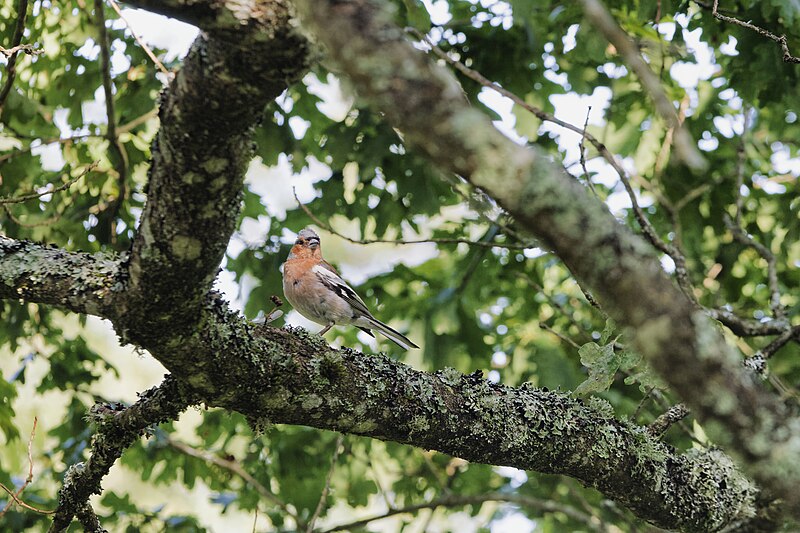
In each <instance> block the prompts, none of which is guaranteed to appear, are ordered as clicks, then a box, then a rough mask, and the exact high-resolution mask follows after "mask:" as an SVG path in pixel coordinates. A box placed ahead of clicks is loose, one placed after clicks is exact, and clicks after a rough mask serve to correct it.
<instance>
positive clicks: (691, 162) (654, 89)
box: [581, 0, 708, 171]
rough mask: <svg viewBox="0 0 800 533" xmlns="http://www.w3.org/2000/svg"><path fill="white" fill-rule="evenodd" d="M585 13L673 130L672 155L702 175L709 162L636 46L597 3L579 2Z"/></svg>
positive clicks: (584, 0)
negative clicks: (631, 71) (682, 125)
mask: <svg viewBox="0 0 800 533" xmlns="http://www.w3.org/2000/svg"><path fill="white" fill-rule="evenodd" d="M581 4H583V9H584V12H585V13H586V16H587V17H588V18H589V19H590V21H591V23H592V24H594V26H595V27H596V28H597V29H598V30H600V32H601V33H602V34H603V35H604V36H605V38H606V39H607V40H608V42H609V43H611V44H612V45H613V46H614V47H615V48H616V49H617V51H618V52H619V54H620V55H621V56H622V58H623V59H624V60H625V62H626V63H627V64H628V65H629V66H630V67H631V69H632V70H633V71H634V72H635V73H636V76H637V77H638V78H639V82H640V83H641V84H642V87H643V88H644V90H645V91H647V92H648V93H649V94H650V98H652V100H653V102H654V103H655V106H656V111H658V114H659V115H661V117H662V118H663V119H664V120H665V121H666V122H667V126H668V127H669V128H672V129H673V130H674V131H673V143H674V146H675V152H676V153H677V155H678V157H679V158H680V159H681V161H683V162H684V164H686V166H688V167H689V168H691V169H692V170H695V171H703V170H705V169H707V168H708V162H707V161H706V160H705V159H704V158H703V156H702V155H701V154H700V152H699V151H698V149H697V145H696V144H695V142H694V140H693V139H692V138H691V136H690V135H689V132H688V130H686V129H685V128H683V127H681V123H680V120H679V118H678V114H677V112H676V111H675V106H674V105H673V104H672V102H671V101H670V99H669V97H667V94H666V92H664V88H663V87H662V86H661V81H660V80H659V79H658V76H656V75H655V74H654V73H653V71H652V70H651V69H650V66H649V65H648V64H647V63H646V62H645V60H644V59H643V58H642V56H641V54H640V53H639V50H638V48H637V47H636V45H635V44H634V43H633V41H631V39H630V38H629V37H628V35H627V34H626V33H625V31H624V30H623V29H622V28H620V26H619V24H618V23H617V21H616V20H614V17H612V16H611V13H609V12H608V10H607V9H606V7H605V6H604V5H603V4H602V2H600V0H581Z"/></svg>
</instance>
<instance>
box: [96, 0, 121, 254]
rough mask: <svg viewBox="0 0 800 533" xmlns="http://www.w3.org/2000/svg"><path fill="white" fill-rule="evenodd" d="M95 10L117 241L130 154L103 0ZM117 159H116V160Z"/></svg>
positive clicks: (98, 0) (112, 220)
mask: <svg viewBox="0 0 800 533" xmlns="http://www.w3.org/2000/svg"><path fill="white" fill-rule="evenodd" d="M94 12H95V16H96V17H97V33H98V43H99V44H100V63H101V67H100V72H101V73H102V74H103V93H104V94H105V99H106V117H107V122H108V124H107V126H106V138H107V139H108V142H109V143H110V144H111V148H112V152H113V153H114V158H112V163H113V164H114V168H116V170H117V174H118V175H117V190H118V194H117V197H116V198H115V199H114V200H113V201H112V203H111V206H110V207H111V210H110V212H109V215H108V225H109V231H108V233H109V238H110V240H111V242H112V243H113V242H115V241H116V235H117V233H116V219H117V215H118V213H119V209H120V207H122V203H123V202H124V201H125V197H126V196H127V194H128V191H127V188H128V185H127V183H128V182H127V180H128V154H127V153H126V152H125V148H124V147H123V146H122V143H121V142H120V140H119V136H118V134H117V119H116V114H115V112H114V89H113V82H112V80H111V45H110V43H109V41H108V32H107V31H106V17H105V12H104V4H103V0H94ZM114 159H115V160H114Z"/></svg>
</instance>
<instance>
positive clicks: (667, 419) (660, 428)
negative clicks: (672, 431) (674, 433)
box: [647, 403, 689, 437]
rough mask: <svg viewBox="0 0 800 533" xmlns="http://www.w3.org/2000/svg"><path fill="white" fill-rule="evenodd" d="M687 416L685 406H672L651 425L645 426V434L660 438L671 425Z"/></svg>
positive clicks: (687, 411) (687, 410) (680, 404)
mask: <svg viewBox="0 0 800 533" xmlns="http://www.w3.org/2000/svg"><path fill="white" fill-rule="evenodd" d="M688 414H689V409H687V408H686V406H685V405H683V404H682V403H679V404H677V405H673V406H672V407H670V408H669V409H667V411H666V412H665V413H664V414H662V415H661V416H659V417H658V418H656V419H655V420H654V421H653V423H652V424H650V425H649V426H647V432H648V433H650V435H652V436H653V437H660V436H661V435H663V434H664V433H665V432H666V431H667V430H668V429H669V428H670V426H672V424H674V423H676V422H678V421H680V420H683V419H684V418H686V416H687V415H688Z"/></svg>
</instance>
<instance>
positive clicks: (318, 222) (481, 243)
mask: <svg viewBox="0 0 800 533" xmlns="http://www.w3.org/2000/svg"><path fill="white" fill-rule="evenodd" d="M292 194H294V199H295V201H296V202H297V205H298V206H299V207H300V209H302V210H303V212H304V213H305V214H306V215H308V218H310V219H311V221H312V222H314V224H316V225H317V226H319V227H320V228H322V229H324V230H325V231H327V232H328V233H331V234H333V235H336V236H337V237H341V238H342V239H344V240H346V241H348V242H352V243H353V244H377V243H386V244H423V243H434V244H469V245H471V246H483V247H484V248H508V249H511V250H525V249H528V248H533V247H535V246H536V245H535V244H533V243H530V244H525V243H519V244H510V243H502V242H493V241H471V240H469V239H412V240H392V239H353V238H352V237H348V236H347V235H344V234H343V233H340V232H338V231H336V230H335V229H333V227H332V226H331V225H330V224H328V223H326V222H323V221H322V220H321V219H320V218H319V217H318V216H316V215H315V214H314V213H313V212H312V211H311V210H310V209H309V208H308V207H307V206H305V205H303V203H302V202H300V199H299V198H298V197H297V191H295V190H294V189H292Z"/></svg>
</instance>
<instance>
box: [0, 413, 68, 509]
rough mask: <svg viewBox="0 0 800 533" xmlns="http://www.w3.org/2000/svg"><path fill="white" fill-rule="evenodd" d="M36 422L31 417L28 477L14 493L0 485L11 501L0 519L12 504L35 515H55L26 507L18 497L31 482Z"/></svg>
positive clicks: (35, 419)
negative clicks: (35, 513)
mask: <svg viewBox="0 0 800 533" xmlns="http://www.w3.org/2000/svg"><path fill="white" fill-rule="evenodd" d="M38 421H39V419H38V418H37V417H35V416H34V417H33V428H31V436H30V438H29V439H28V477H26V478H25V482H24V483H23V484H22V486H21V487H20V488H19V489H17V492H16V493H14V492H11V491H10V490H9V489H8V488H7V487H6V486H5V485H3V484H2V483H0V487H2V489H3V490H4V491H6V492H7V493H8V494H9V495H10V496H11V500H9V501H8V503H6V506H5V507H4V508H3V510H2V511H0V518H3V516H5V514H6V513H7V512H8V510H9V509H10V508H11V505H12V504H14V503H16V504H17V505H20V506H22V507H24V508H26V509H29V510H31V511H34V512H37V513H41V514H53V513H55V511H43V510H41V509H37V508H36V507H33V506H30V505H28V504H27V503H25V502H23V501H22V500H21V499H20V497H21V496H22V493H23V492H24V491H25V489H26V488H28V485H30V484H31V481H33V438H34V437H35V436H36V424H37V422H38Z"/></svg>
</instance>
